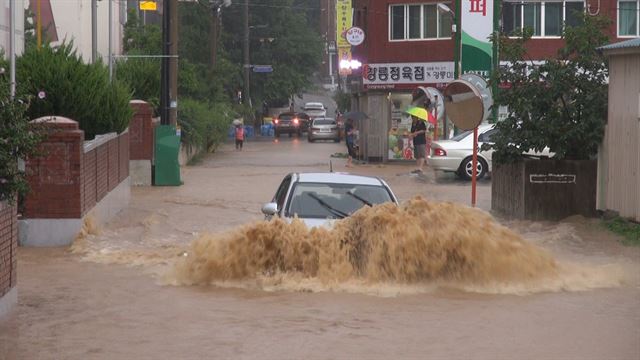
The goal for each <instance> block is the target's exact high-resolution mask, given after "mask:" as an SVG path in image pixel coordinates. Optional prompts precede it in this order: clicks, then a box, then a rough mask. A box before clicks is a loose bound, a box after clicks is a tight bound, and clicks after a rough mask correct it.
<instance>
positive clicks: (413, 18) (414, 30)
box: [409, 5, 422, 39]
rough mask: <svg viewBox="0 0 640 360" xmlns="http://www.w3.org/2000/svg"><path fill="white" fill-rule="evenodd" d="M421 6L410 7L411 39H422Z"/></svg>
mask: <svg viewBox="0 0 640 360" xmlns="http://www.w3.org/2000/svg"><path fill="white" fill-rule="evenodd" d="M420 8H421V6H420V5H412V6H409V39H420V38H421V37H422V33H420V27H421V26H420V23H421V22H422V18H421V16H422V14H421V11H420Z"/></svg>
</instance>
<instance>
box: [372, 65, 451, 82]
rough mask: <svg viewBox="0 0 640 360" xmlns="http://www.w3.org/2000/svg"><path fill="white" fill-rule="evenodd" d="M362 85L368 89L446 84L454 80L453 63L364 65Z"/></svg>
mask: <svg viewBox="0 0 640 360" xmlns="http://www.w3.org/2000/svg"><path fill="white" fill-rule="evenodd" d="M362 77H363V79H362V83H363V84H364V86H365V87H366V88H368V89H375V88H381V89H386V88H395V87H396V86H398V87H406V86H407V85H411V86H414V85H423V84H446V83H449V82H451V81H453V80H454V64H453V62H449V61H444V62H428V63H391V64H366V65H364V67H363V68H362Z"/></svg>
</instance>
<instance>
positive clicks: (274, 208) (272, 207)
mask: <svg viewBox="0 0 640 360" xmlns="http://www.w3.org/2000/svg"><path fill="white" fill-rule="evenodd" d="M262 213H263V214H265V215H266V216H273V215H275V214H277V213H278V204H276V203H273V202H272V203H267V204H264V206H263V207H262Z"/></svg>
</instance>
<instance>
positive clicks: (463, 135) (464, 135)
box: [451, 130, 473, 141]
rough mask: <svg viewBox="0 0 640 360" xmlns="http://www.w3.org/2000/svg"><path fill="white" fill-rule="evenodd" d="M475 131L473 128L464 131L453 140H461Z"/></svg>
mask: <svg viewBox="0 0 640 360" xmlns="http://www.w3.org/2000/svg"><path fill="white" fill-rule="evenodd" d="M472 132H473V131H472V130H467V131H465V132H462V133H460V134H458V135H456V136H454V137H452V138H451V140H453V141H460V140H462V139H464V138H466V137H467V136H469V134H471V133H472Z"/></svg>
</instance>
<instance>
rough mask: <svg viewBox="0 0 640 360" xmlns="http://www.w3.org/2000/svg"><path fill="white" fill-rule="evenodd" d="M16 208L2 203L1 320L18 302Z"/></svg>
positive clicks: (0, 229)
mask: <svg viewBox="0 0 640 360" xmlns="http://www.w3.org/2000/svg"><path fill="white" fill-rule="evenodd" d="M16 216H17V214H16V207H15V206H11V205H9V204H8V203H6V202H4V201H3V202H0V318H2V317H3V316H4V315H6V314H7V313H8V312H9V310H10V309H11V308H12V307H13V305H15V304H16V302H17V290H16V280H17V275H16V270H17V268H18V257H17V248H18V240H17V238H18V226H17V223H16Z"/></svg>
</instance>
